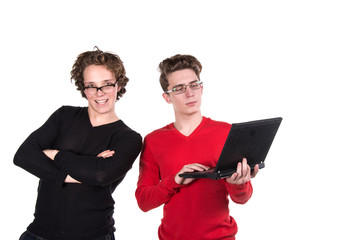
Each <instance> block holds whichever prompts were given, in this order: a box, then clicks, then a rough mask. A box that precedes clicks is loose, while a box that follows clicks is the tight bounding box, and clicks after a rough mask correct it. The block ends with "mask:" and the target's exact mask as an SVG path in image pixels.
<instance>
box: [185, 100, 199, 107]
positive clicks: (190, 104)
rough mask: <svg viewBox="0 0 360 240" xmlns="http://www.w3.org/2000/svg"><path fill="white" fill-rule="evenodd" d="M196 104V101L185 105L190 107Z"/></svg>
mask: <svg viewBox="0 0 360 240" xmlns="http://www.w3.org/2000/svg"><path fill="white" fill-rule="evenodd" d="M196 103H197V101H191V102H188V103H186V105H188V106H192V105H195V104H196Z"/></svg>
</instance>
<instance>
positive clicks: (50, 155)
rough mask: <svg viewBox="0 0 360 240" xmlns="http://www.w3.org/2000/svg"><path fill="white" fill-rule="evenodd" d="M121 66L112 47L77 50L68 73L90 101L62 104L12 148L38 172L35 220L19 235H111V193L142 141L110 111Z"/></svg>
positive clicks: (88, 239) (121, 80)
mask: <svg viewBox="0 0 360 240" xmlns="http://www.w3.org/2000/svg"><path fill="white" fill-rule="evenodd" d="M125 74H126V72H125V68H124V66H123V64H122V61H121V60H120V58H119V57H118V56H117V55H116V54H113V53H109V52H103V51H101V50H99V49H98V48H96V49H95V50H94V51H89V52H84V53H82V54H80V55H79V56H78V58H77V60H76V61H75V63H74V65H73V69H72V71H71V79H72V80H74V81H75V85H76V86H77V89H78V90H79V91H80V92H81V94H82V96H83V97H85V98H86V99H87V100H88V107H71V106H63V107H61V108H59V109H58V110H56V111H55V112H54V113H53V114H52V115H51V116H50V118H49V119H48V120H47V121H46V122H45V123H44V125H42V126H41V127H40V128H39V129H37V130H36V131H34V132H33V133H32V134H31V135H30V136H29V137H28V138H27V139H26V140H25V142H24V143H23V144H22V145H21V146H20V148H19V149H18V151H17V152H16V154H15V157H14V163H15V164H16V165H17V166H19V167H22V168H23V169H25V170H26V171H28V172H30V173H32V174H33V175H35V176H36V177H38V178H39V179H40V180H39V188H38V197H37V202H36V208H35V214H34V216H35V218H34V221H33V222H32V223H31V224H30V225H29V226H28V228H27V231H26V232H24V233H23V234H22V236H21V237H20V239H24V240H30V239H44V240H47V239H48V240H105V239H106V240H108V239H114V231H115V228H114V219H113V217H112V215H113V212H114V200H113V198H112V196H111V195H112V193H113V191H114V190H115V188H116V187H117V185H118V184H119V183H120V182H121V181H122V180H123V178H124V177H125V175H126V173H127V171H128V170H129V169H130V168H131V167H132V164H133V162H134V161H135V159H136V158H137V156H138V154H139V152H140V150H141V147H142V138H141V136H140V135H139V134H138V133H137V132H135V131H133V130H132V129H130V128H129V127H128V126H126V125H125V124H124V123H123V122H122V121H121V120H120V119H119V118H118V117H117V115H116V113H115V102H116V101H117V100H118V99H119V98H120V97H122V95H123V94H124V93H125V91H126V89H125V86H126V84H127V82H128V81H129V79H128V78H127V77H126V75H125Z"/></svg>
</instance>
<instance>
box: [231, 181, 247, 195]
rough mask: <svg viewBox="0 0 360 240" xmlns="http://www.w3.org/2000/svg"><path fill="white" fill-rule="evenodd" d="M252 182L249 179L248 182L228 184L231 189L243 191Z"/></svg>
mask: <svg viewBox="0 0 360 240" xmlns="http://www.w3.org/2000/svg"><path fill="white" fill-rule="evenodd" d="M250 184H251V180H249V181H247V182H246V183H243V184H239V185H238V184H231V183H228V186H229V188H230V190H231V191H234V192H236V191H241V190H244V189H246V188H248V187H249V185H250Z"/></svg>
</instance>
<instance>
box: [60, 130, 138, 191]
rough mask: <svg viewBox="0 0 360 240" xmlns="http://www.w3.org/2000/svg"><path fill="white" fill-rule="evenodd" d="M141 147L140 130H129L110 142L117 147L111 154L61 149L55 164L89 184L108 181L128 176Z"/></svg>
mask: <svg viewBox="0 0 360 240" xmlns="http://www.w3.org/2000/svg"><path fill="white" fill-rule="evenodd" d="M141 147H142V138H141V136H140V134H138V133H136V132H134V131H130V132H128V133H127V134H122V133H118V134H116V135H115V136H114V137H113V139H112V141H111V144H110V146H109V149H110V150H114V151H115V154H114V155H113V156H112V157H108V158H102V157H96V156H86V155H79V154H76V153H73V152H71V151H60V152H59V153H58V154H56V156H55V164H56V165H57V166H58V167H59V168H60V169H62V170H63V171H65V172H68V173H69V175H70V176H71V177H73V178H74V179H76V180H78V181H80V182H81V183H83V184H88V185H99V186H105V185H109V184H111V183H113V182H115V181H118V180H120V179H122V178H124V177H125V175H126V173H127V172H128V171H129V170H130V169H131V167H132V164H133V162H134V161H135V159H136V158H137V156H138V155H139V153H140V151H141Z"/></svg>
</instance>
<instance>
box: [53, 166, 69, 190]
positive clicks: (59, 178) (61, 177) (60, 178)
mask: <svg viewBox="0 0 360 240" xmlns="http://www.w3.org/2000/svg"><path fill="white" fill-rule="evenodd" d="M67 175H68V174H67V173H66V172H65V171H64V170H61V169H60V170H59V171H58V173H57V174H56V177H55V184H56V185H58V186H62V185H63V184H64V182H65V178H66V176H67Z"/></svg>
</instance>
